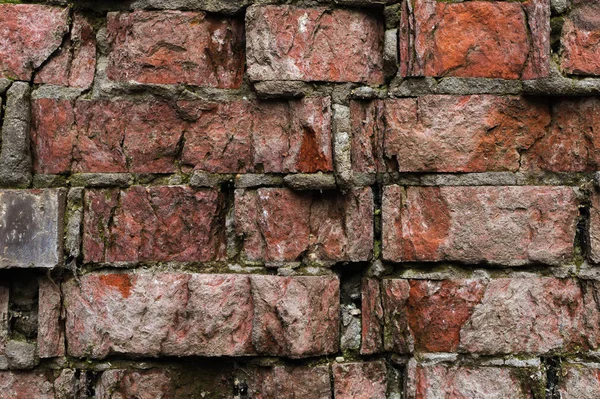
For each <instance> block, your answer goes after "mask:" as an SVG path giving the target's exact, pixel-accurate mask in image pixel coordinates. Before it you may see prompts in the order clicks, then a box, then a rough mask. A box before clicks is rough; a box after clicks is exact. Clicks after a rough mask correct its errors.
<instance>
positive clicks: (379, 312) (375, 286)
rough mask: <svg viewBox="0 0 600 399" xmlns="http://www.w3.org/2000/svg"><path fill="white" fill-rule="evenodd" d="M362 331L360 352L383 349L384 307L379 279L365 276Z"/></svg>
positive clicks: (370, 352)
mask: <svg viewBox="0 0 600 399" xmlns="http://www.w3.org/2000/svg"><path fill="white" fill-rule="evenodd" d="M361 302H362V332H361V337H362V340H361V347H360V353H361V354H363V355H369V354H372V353H376V352H378V351H380V350H381V348H382V345H383V328H382V326H383V307H382V303H381V285H380V282H379V280H377V279H373V278H365V279H363V281H362V290H361Z"/></svg>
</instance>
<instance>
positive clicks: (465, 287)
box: [386, 280, 485, 352]
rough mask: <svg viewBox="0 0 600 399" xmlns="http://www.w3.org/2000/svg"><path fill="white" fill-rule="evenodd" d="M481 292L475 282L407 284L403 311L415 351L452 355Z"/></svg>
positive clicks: (412, 281) (414, 282) (418, 282)
mask: <svg viewBox="0 0 600 399" xmlns="http://www.w3.org/2000/svg"><path fill="white" fill-rule="evenodd" d="M484 290H485V284H483V283H482V282H481V281H477V280H444V281H428V280H411V281H410V293H409V297H408V301H407V302H406V309H407V319H408V325H409V327H410V331H411V332H412V334H413V335H414V342H415V343H414V345H415V350H417V351H422V352H456V349H457V347H458V343H459V340H460V329H461V327H462V326H463V324H464V323H465V322H466V321H467V320H468V319H469V318H470V317H471V315H472V314H473V310H474V308H475V306H476V305H477V304H479V303H480V301H481V298H482V297H483V293H484ZM386 292H387V291H386Z"/></svg>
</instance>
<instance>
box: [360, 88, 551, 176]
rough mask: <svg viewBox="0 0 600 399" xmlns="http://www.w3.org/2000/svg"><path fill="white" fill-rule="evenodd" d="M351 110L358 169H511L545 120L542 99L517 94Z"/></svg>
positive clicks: (539, 133)
mask: <svg viewBox="0 0 600 399" xmlns="http://www.w3.org/2000/svg"><path fill="white" fill-rule="evenodd" d="M350 107H351V115H352V163H353V170H355V171H358V172H370V173H373V172H386V171H399V172H492V171H517V170H518V169H519V167H520V158H521V155H520V153H521V152H523V151H525V150H527V149H528V148H529V147H531V146H532V145H533V144H534V142H535V141H536V140H538V139H539V138H541V137H543V136H544V135H545V133H546V130H545V128H546V126H547V125H549V124H550V108H549V106H548V104H547V103H546V102H545V101H543V100H535V99H533V100H532V99H529V98H524V97H518V96H493V95H473V96H447V95H429V96H422V97H419V98H402V99H388V100H375V101H372V102H368V103H366V102H356V101H354V102H352V103H351V105H350ZM525 110H526V111H525Z"/></svg>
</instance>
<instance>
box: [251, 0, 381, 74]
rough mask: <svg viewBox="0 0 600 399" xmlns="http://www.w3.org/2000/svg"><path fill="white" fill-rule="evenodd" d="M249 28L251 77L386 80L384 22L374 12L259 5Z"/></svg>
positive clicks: (252, 13) (252, 12)
mask: <svg viewBox="0 0 600 399" xmlns="http://www.w3.org/2000/svg"><path fill="white" fill-rule="evenodd" d="M246 32H247V34H246V37H247V44H246V48H247V52H248V57H247V62H248V75H249V77H250V79H252V80H256V81H261V80H303V81H325V82H362V83H369V84H378V83H382V81H383V54H382V49H383V26H382V24H381V23H380V21H379V20H378V18H377V17H375V16H374V15H373V14H370V13H366V12H362V11H354V10H342V9H339V10H333V11H330V10H327V9H326V8H320V7H315V8H298V7H293V6H254V7H251V8H250V9H249V10H248V12H247V14H246ZM342 60H343V62H342Z"/></svg>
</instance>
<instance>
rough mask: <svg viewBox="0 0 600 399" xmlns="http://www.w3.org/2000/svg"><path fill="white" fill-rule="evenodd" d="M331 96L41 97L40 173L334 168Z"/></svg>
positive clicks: (36, 115) (35, 132) (36, 133)
mask: <svg viewBox="0 0 600 399" xmlns="http://www.w3.org/2000/svg"><path fill="white" fill-rule="evenodd" d="M330 125H331V110H330V100H329V98H309V99H304V100H292V101H277V102H252V101H234V102H231V103H206V102H199V101H193V102H190V101H181V102H178V103H177V104H176V106H175V107H172V106H170V105H169V104H167V103H166V102H162V101H156V100H150V101H143V102H132V101H129V100H114V101H105V100H97V101H96V100H92V101H89V100H79V101H75V102H71V101H67V100H55V99H50V98H42V99H37V100H35V101H34V102H33V105H32V126H33V127H32V141H33V151H34V170H35V171H36V172H38V173H65V172H70V171H72V172H90V173H106V172H116V173H118V172H134V173H172V172H175V171H176V170H177V164H179V163H180V164H181V165H182V167H183V169H184V170H185V171H190V170H191V169H196V170H201V171H207V172H212V173H238V172H240V173H243V172H261V173H262V172H267V173H269V172H271V173H287V172H303V173H312V172H317V171H322V172H327V171H331V170H333V161H332V155H331V133H330V130H331V129H330Z"/></svg>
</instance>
